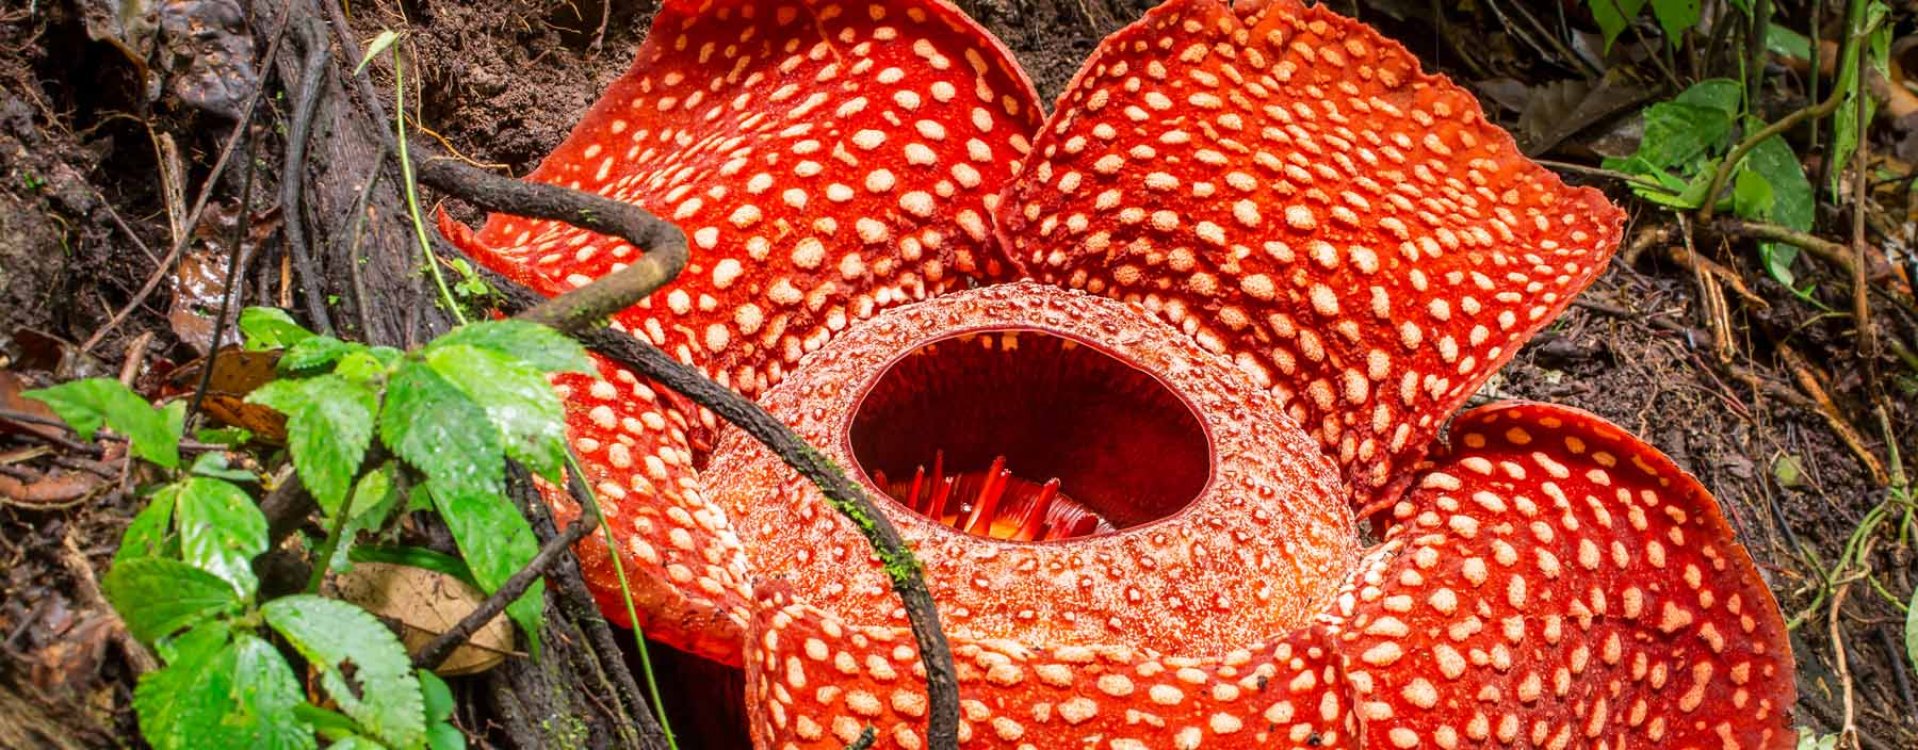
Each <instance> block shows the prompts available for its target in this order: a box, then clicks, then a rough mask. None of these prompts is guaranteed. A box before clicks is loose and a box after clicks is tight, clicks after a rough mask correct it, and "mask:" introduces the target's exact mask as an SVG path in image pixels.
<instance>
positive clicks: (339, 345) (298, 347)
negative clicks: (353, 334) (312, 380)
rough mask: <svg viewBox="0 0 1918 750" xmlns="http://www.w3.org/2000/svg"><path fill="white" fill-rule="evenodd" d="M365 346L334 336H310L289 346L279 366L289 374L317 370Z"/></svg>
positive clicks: (283, 371)
mask: <svg viewBox="0 0 1918 750" xmlns="http://www.w3.org/2000/svg"><path fill="white" fill-rule="evenodd" d="M365 348H366V345H365V344H355V343H353V342H350V341H341V340H339V339H336V338H333V337H332V336H310V337H307V338H306V339H303V340H301V341H300V342H299V343H297V344H294V345H292V346H289V347H287V349H286V354H285V356H282V357H280V361H279V364H278V367H279V370H280V372H282V373H289V374H302V373H309V372H315V371H318V370H322V369H325V368H326V367H329V366H331V365H332V364H333V363H334V362H337V361H339V359H340V358H341V357H344V356H346V355H348V354H352V353H353V352H356V351H360V350H364V349H365Z"/></svg>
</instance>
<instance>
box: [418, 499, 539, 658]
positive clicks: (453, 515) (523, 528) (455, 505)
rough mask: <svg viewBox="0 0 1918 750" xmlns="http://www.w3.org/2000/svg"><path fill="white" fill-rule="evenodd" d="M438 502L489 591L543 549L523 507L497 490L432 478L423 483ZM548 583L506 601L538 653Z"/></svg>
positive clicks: (483, 587) (475, 575)
mask: <svg viewBox="0 0 1918 750" xmlns="http://www.w3.org/2000/svg"><path fill="white" fill-rule="evenodd" d="M425 489H426V492H427V494H428V495H430V496H431V497H432V498H433V504H434V506H435V507H437V508H439V511H440V517H441V518H442V519H444V520H445V521H446V528H447V529H449V530H451V531H452V532H453V541H454V542H456V543H458V544H459V548H460V554H462V555H465V556H466V565H467V567H468V568H470V569H471V570H472V571H473V580H474V582H475V583H478V584H479V587H480V589H481V590H483V591H485V592H486V593H488V594H491V593H493V592H494V591H498V590H499V587H500V586H501V585H502V584H504V583H506V579H507V578H510V577H512V575H513V574H514V573H516V572H518V571H519V569H520V568H523V567H526V564H527V563H529V562H532V560H533V556H534V555H537V554H539V539H538V537H535V536H534V535H533V527H532V526H531V525H530V524H528V523H527V522H526V517H525V516H522V515H520V512H519V509H518V508H515V507H513V504H512V503H510V502H507V500H506V498H505V497H504V496H503V495H501V494H500V493H498V492H473V491H468V490H463V489H460V488H458V487H453V486H448V485H443V484H441V483H439V482H436V481H428V482H427V483H426V485H425ZM544 591H545V587H544V584H542V583H540V582H538V581H535V582H534V583H533V585H532V586H530V587H528V588H527V589H526V593H525V594H524V595H522V596H520V598H518V599H515V600H513V602H512V603H511V604H508V605H506V616H507V617H510V618H512V619H513V622H515V623H518V624H519V626H520V629H521V630H523V631H525V633H526V642H527V644H528V646H527V650H528V651H531V652H532V653H533V654H534V655H536V656H537V655H538V654H539V636H540V625H541V620H542V617H543V615H544V614H545V599H544V598H543V597H544V593H543V592H544Z"/></svg>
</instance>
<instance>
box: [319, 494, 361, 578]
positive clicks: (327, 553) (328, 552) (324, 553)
mask: <svg viewBox="0 0 1918 750" xmlns="http://www.w3.org/2000/svg"><path fill="white" fill-rule="evenodd" d="M357 494H359V483H358V482H355V483H354V484H353V485H352V486H350V487H348V488H347V490H346V499H345V500H343V501H341V502H340V507H339V509H338V510H336V511H334V512H333V525H332V526H331V527H329V528H328V529H327V530H326V540H325V541H323V542H320V554H319V555H318V556H317V557H315V558H313V575H312V577H310V578H308V579H307V580H306V593H309V594H317V593H320V583H321V582H323V581H325V580H326V571H327V569H328V568H331V567H333V555H334V554H335V553H336V552H338V551H339V549H340V544H341V542H340V537H342V536H344V535H345V534H346V523H347V521H348V520H349V519H351V518H352V517H353V498H354V496H355V495H357Z"/></svg>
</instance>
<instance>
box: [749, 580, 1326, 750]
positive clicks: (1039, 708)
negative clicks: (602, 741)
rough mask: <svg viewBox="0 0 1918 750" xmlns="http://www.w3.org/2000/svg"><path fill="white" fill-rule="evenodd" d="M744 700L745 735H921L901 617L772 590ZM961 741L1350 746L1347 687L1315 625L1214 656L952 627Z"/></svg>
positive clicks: (919, 675) (915, 669)
mask: <svg viewBox="0 0 1918 750" xmlns="http://www.w3.org/2000/svg"><path fill="white" fill-rule="evenodd" d="M748 649H749V653H748V654H747V658H746V703H747V708H748V710H749V711H750V713H751V717H752V733H753V741H754V744H755V746H757V747H762V748H831V749H832V750H839V748H843V747H845V746H846V744H847V743H849V742H851V741H852V740H853V739H855V738H857V737H858V736H859V733H860V732H861V731H863V730H864V729H865V728H866V727H868V726H870V727H872V728H873V729H874V730H875V733H876V735H877V737H878V742H877V743H875V745H874V747H880V748H887V747H898V748H922V747H925V746H926V743H925V725H926V709H925V706H926V693H925V676H924V670H923V668H922V667H921V666H920V661H919V656H918V652H917V651H916V650H915V647H914V645H913V640H912V635H911V633H910V632H908V631H906V630H905V629H903V628H891V627H857V626H851V625H846V624H843V623H841V622H839V621H838V620H836V619H834V618H833V617H832V616H831V615H828V614H826V613H824V612H821V611H819V610H817V609H814V608H812V607H808V606H805V605H800V604H792V603H791V600H790V598H788V597H786V596H784V595H775V596H773V597H770V598H769V600H768V601H766V602H762V607H761V609H759V610H758V611H757V613H756V614H755V616H754V617H753V633H752V637H751V638H749V639H748ZM952 649H953V660H954V662H955V666H956V667H957V669H958V673H959V696H960V700H959V706H960V714H961V719H960V724H959V741H960V742H961V743H963V744H965V746H966V747H969V748H1078V747H1095V746H1096V747H1101V748H1105V747H1111V748H1118V749H1120V750H1126V749H1127V748H1136V749H1139V750H1143V748H1148V747H1150V748H1173V747H1184V748H1191V747H1273V748H1308V747H1310V748H1356V747H1358V743H1357V737H1356V735H1355V733H1354V731H1353V725H1352V724H1353V722H1352V714H1351V712H1350V705H1349V703H1348V702H1347V699H1346V696H1347V695H1349V693H1350V688H1349V686H1347V685H1346V684H1345V675H1344V674H1343V672H1342V671H1341V670H1340V668H1339V667H1338V659H1336V658H1332V656H1333V653H1332V651H1331V649H1330V648H1329V643H1328V641H1327V639H1326V638H1325V636H1324V634H1323V633H1322V632H1321V631H1318V630H1316V629H1308V630H1303V631H1300V632H1299V633H1298V634H1295V635H1293V636H1292V637H1289V638H1286V639H1282V640H1279V641H1277V642H1275V643H1270V644H1264V645H1259V646H1254V647H1252V648H1248V649H1240V650H1235V651H1232V652H1231V653H1228V654H1226V655H1225V656H1222V657H1208V658H1175V657H1168V656H1163V655H1160V654H1157V653H1154V652H1151V651H1146V650H1141V649H1132V648H1123V647H1114V646H1079V647H1061V648H1054V649H1047V648H1033V647H1028V646H1025V645H1021V644H1018V643H1014V642H1011V641H981V640H972V639H966V638H956V639H954V640H953V642H952Z"/></svg>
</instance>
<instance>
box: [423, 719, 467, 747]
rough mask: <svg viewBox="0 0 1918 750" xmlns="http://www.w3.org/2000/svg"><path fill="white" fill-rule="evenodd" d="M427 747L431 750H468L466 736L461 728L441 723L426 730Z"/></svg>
mask: <svg viewBox="0 0 1918 750" xmlns="http://www.w3.org/2000/svg"><path fill="white" fill-rule="evenodd" d="M426 747H427V748H428V749H429V750H466V735H465V734H462V733H461V732H460V730H459V727H455V726H453V725H452V724H448V723H446V722H440V723H438V724H434V725H432V726H429V727H427V728H426Z"/></svg>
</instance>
